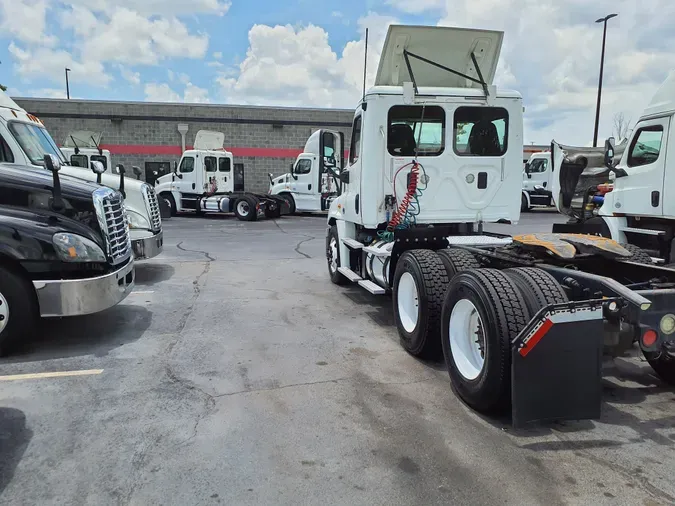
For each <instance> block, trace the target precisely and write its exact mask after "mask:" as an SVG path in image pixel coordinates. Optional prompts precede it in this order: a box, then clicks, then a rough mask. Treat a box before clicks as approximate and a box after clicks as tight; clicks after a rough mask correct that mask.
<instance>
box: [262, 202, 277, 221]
mask: <svg viewBox="0 0 675 506" xmlns="http://www.w3.org/2000/svg"><path fill="white" fill-rule="evenodd" d="M274 205H275V206H276V207H275V208H274V209H270V208H269V207H267V206H266V207H265V218H268V219H272V220H275V219H277V218H281V207H280V205H281V204H280V203H279V202H275V203H274Z"/></svg>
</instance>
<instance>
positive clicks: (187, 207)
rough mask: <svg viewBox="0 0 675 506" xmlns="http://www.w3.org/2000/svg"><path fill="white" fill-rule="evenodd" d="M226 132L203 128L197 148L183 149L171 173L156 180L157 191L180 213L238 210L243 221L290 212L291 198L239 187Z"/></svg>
mask: <svg viewBox="0 0 675 506" xmlns="http://www.w3.org/2000/svg"><path fill="white" fill-rule="evenodd" d="M224 142H225V134H223V133H222V132H214V131H210V130H199V131H198V132H197V135H196V136H195V142H194V149H188V150H186V151H184V152H183V154H182V156H181V159H180V162H179V163H178V164H175V165H174V167H173V170H172V172H171V174H165V175H164V176H162V177H160V178H158V179H157V180H156V181H155V192H156V193H157V195H159V197H160V198H161V199H164V201H165V202H166V203H167V204H168V206H169V208H170V209H171V215H172V216H175V215H176V214H177V213H186V212H188V213H196V214H197V215H202V214H206V213H209V214H212V213H234V214H235V216H236V217H237V218H238V219H239V220H241V221H255V220H257V219H258V218H279V217H280V216H281V215H282V214H288V212H289V206H288V202H287V200H285V199H284V198H282V197H279V196H276V195H268V194H260V193H252V192H246V191H237V190H235V177H234V171H233V167H234V157H233V156H232V153H231V152H229V151H227V150H226V149H225V148H224V147H223V145H224Z"/></svg>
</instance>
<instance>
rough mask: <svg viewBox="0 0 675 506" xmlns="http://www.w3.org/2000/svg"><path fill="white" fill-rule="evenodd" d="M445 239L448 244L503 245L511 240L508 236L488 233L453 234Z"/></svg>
mask: <svg viewBox="0 0 675 506" xmlns="http://www.w3.org/2000/svg"><path fill="white" fill-rule="evenodd" d="M447 239H448V243H449V244H450V246H505V245H507V244H511V243H512V242H513V239H511V238H510V237H492V236H489V235H453V236H450V237H448V238H447Z"/></svg>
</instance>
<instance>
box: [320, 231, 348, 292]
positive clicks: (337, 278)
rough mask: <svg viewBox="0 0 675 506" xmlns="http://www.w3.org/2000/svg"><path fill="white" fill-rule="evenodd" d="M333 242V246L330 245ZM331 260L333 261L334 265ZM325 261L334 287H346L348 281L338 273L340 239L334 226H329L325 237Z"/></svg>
mask: <svg viewBox="0 0 675 506" xmlns="http://www.w3.org/2000/svg"><path fill="white" fill-rule="evenodd" d="M333 241H334V244H332V243H333ZM333 246H334V248H333ZM333 260H335V263H334V264H333ZM326 261H327V262H328V275H329V276H330V280H331V281H332V282H333V283H335V284H336V285H346V284H347V283H348V282H349V280H348V279H347V278H345V277H344V276H343V275H342V274H341V273H340V272H338V267H340V238H339V237H338V231H337V226H336V225H331V227H330V228H329V229H328V234H327V235H326Z"/></svg>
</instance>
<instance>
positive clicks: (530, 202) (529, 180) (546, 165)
mask: <svg viewBox="0 0 675 506" xmlns="http://www.w3.org/2000/svg"><path fill="white" fill-rule="evenodd" d="M550 162H551V153H548V152H541V153H532V155H531V156H530V159H529V160H528V161H527V163H526V164H525V168H524V170H523V194H522V196H521V204H520V210H521V211H529V210H530V209H532V208H533V207H549V206H552V205H554V204H553V198H552V196H551V174H552V172H551V163H550Z"/></svg>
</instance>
